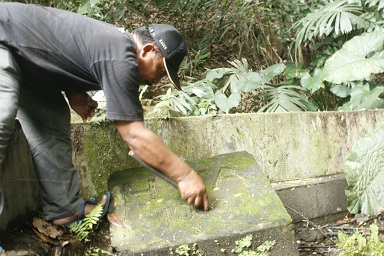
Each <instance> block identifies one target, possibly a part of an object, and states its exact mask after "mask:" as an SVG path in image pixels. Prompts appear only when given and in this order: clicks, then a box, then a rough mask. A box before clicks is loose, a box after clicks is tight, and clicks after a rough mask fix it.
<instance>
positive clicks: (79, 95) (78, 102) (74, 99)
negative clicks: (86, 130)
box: [67, 92, 98, 122]
mask: <svg viewBox="0 0 384 256" xmlns="http://www.w3.org/2000/svg"><path fill="white" fill-rule="evenodd" d="M67 98H68V101H69V105H70V106H71V108H72V109H73V110H74V111H75V112H76V113H77V114H78V115H79V116H80V117H81V118H82V119H83V122H86V121H89V120H90V119H91V118H92V117H93V116H94V115H95V109H96V108H97V105H98V104H97V102H96V101H94V100H93V99H92V98H91V96H89V94H88V93H86V92H70V93H67Z"/></svg>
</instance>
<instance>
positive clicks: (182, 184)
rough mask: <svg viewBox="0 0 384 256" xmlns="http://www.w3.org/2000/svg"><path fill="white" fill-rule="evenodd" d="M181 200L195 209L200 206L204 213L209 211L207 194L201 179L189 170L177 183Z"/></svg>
mask: <svg viewBox="0 0 384 256" xmlns="http://www.w3.org/2000/svg"><path fill="white" fill-rule="evenodd" d="M178 185H179V190H180V194H181V198H183V199H184V200H186V201H187V202H188V204H192V205H193V206H195V207H196V208H197V207H199V206H200V205H202V206H203V207H204V210H205V211H208V210H209V202H208V194H207V191H206V188H205V185H204V182H203V180H202V179H201V177H200V176H199V175H198V174H197V173H196V172H195V171H194V170H191V171H190V172H189V173H188V174H187V175H186V176H184V177H183V178H182V179H181V180H180V181H178Z"/></svg>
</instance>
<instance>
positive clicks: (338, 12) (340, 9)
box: [294, 0, 365, 48]
mask: <svg viewBox="0 0 384 256" xmlns="http://www.w3.org/2000/svg"><path fill="white" fill-rule="evenodd" d="M361 12H362V8H361V7H360V6H359V5H356V4H351V3H350V1H349V0H339V1H335V2H332V3H329V4H326V5H324V6H323V7H322V8H320V9H318V10H316V12H311V13H309V14H308V15H307V16H306V17H305V18H303V19H301V20H299V21H297V22H296V23H295V24H294V26H296V27H299V26H300V27H301V29H299V30H298V32H297V34H296V37H295V42H296V48H297V47H298V46H299V45H300V44H301V43H302V42H304V41H306V40H312V39H313V38H314V37H321V36H329V35H330V34H331V33H334V34H336V35H339V34H340V33H342V34H346V33H349V32H351V31H352V27H353V26H355V25H356V26H358V27H364V25H365V21H364V19H362V18H361V17H359V16H358V15H356V14H359V13H361Z"/></svg>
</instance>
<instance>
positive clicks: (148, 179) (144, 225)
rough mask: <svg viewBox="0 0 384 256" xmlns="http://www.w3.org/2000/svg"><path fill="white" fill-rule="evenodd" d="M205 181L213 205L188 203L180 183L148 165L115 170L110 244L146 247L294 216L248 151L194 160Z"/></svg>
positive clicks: (285, 222) (277, 223) (271, 224)
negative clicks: (115, 218)
mask: <svg viewBox="0 0 384 256" xmlns="http://www.w3.org/2000/svg"><path fill="white" fill-rule="evenodd" d="M190 165H191V166H192V167H193V168H194V169H195V170H196V171H198V173H199V174H200V176H201V177H202V178H203V180H204V181H205V183H206V185H207V190H208V195H209V199H210V205H211V210H210V211H208V212H204V211H201V210H199V209H195V208H193V207H192V206H189V205H187V204H186V203H185V202H184V201H183V200H182V199H181V198H180V195H179V192H178V190H177V189H175V188H174V187H172V186H171V185H169V184H168V183H166V182H165V181H164V180H162V179H160V178H157V177H155V176H153V174H152V173H150V172H149V171H148V170H146V169H144V168H133V169H128V170H123V171H119V172H114V173H113V174H112V176H111V178H110V180H109V185H110V188H111V189H112V192H113V195H114V200H113V204H112V206H111V208H110V211H113V212H115V213H117V214H118V215H119V216H121V217H122V218H123V222H124V227H115V226H112V227H111V238H112V246H113V247H115V248H116V249H117V250H119V251H127V252H145V251H150V250H155V249H159V248H165V247H172V246H176V245H180V244H189V243H196V242H198V241H202V240H209V239H214V238H217V239H218V238H221V237H228V236H232V235H235V234H246V233H251V232H255V231H258V230H265V229H270V228H276V227H282V228H285V229H288V228H287V227H288V226H289V225H290V223H291V218H290V216H289V215H288V213H287V212H286V210H285V208H284V206H283V204H282V203H281V201H280V199H279V197H278V196H277V194H276V193H275V191H274V190H273V189H272V188H271V186H270V184H269V182H268V180H267V178H266V177H265V176H264V175H262V174H261V173H260V170H259V167H258V166H257V164H256V162H255V160H254V158H253V157H252V156H251V155H250V154H248V153H246V152H238V153H231V154H223V155H218V156H215V157H211V158H205V159H201V160H196V161H194V162H191V163H190Z"/></svg>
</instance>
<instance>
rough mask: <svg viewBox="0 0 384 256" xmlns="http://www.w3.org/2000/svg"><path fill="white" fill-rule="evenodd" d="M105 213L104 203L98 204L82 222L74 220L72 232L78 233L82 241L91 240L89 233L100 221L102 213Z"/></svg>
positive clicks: (70, 227)
mask: <svg viewBox="0 0 384 256" xmlns="http://www.w3.org/2000/svg"><path fill="white" fill-rule="evenodd" d="M102 213H103V205H101V204H98V205H96V206H95V207H94V208H93V209H92V211H91V212H90V213H89V214H87V215H86V216H85V218H84V219H83V220H82V221H80V222H74V223H72V224H71V225H70V226H69V229H70V230H71V232H72V233H74V234H75V235H77V237H78V238H79V240H80V241H85V242H89V241H90V239H89V238H88V236H89V234H90V233H92V231H93V227H94V225H96V224H97V223H98V221H99V218H100V216H101V214H102Z"/></svg>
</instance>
